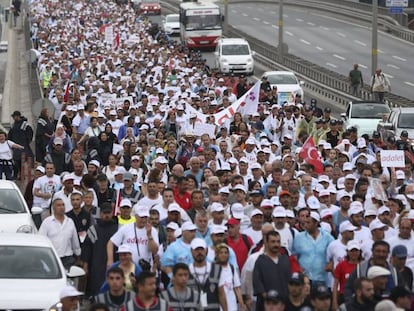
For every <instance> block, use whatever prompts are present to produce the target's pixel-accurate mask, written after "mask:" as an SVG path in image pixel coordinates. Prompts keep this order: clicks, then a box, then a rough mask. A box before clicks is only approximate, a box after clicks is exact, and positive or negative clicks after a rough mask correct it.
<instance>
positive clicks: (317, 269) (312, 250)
mask: <svg viewBox="0 0 414 311" xmlns="http://www.w3.org/2000/svg"><path fill="white" fill-rule="evenodd" d="M319 223H320V216H319V214H318V213H317V212H311V213H310V217H308V218H306V219H305V220H304V228H305V231H303V232H300V233H298V234H296V235H295V238H294V239H293V254H294V255H296V256H297V258H298V260H299V264H300V266H301V267H302V268H303V269H304V270H305V271H304V273H305V274H306V275H308V276H309V278H310V279H311V281H312V286H318V285H326V277H327V273H326V272H325V266H326V264H327V261H326V249H327V248H328V245H329V244H330V243H331V242H332V241H333V240H334V238H333V237H332V236H331V235H330V234H329V233H328V232H326V231H325V230H323V229H321V228H320V227H319Z"/></svg>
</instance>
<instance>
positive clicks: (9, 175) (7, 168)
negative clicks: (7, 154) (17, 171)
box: [0, 160, 13, 180]
mask: <svg viewBox="0 0 414 311" xmlns="http://www.w3.org/2000/svg"><path fill="white" fill-rule="evenodd" d="M6 161H7V160H3V161H2V160H0V178H3V173H4V175H5V176H6V179H7V180H13V163H12V162H11V160H10V163H6Z"/></svg>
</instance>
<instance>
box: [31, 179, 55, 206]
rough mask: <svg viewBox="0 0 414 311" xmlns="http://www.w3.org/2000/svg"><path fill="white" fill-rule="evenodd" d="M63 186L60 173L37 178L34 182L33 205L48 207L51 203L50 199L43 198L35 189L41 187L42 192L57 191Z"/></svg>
mask: <svg viewBox="0 0 414 311" xmlns="http://www.w3.org/2000/svg"><path fill="white" fill-rule="evenodd" d="M61 187H62V184H61V182H60V177H59V176H58V175H53V176H52V177H47V176H46V175H44V176H42V177H40V178H38V179H36V181H35V182H34V184H33V206H39V207H41V208H48V207H49V204H50V199H43V198H40V197H37V196H35V195H34V190H35V189H39V191H40V192H41V193H50V194H53V193H56V192H57V191H59V189H60V188H61Z"/></svg>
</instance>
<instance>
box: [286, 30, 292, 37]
mask: <svg viewBox="0 0 414 311" xmlns="http://www.w3.org/2000/svg"><path fill="white" fill-rule="evenodd" d="M285 34H287V35H288V36H291V37H293V33H291V32H290V31H285Z"/></svg>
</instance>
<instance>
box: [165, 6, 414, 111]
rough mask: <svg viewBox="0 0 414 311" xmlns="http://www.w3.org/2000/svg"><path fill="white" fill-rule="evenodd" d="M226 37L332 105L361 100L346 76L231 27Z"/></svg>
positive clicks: (403, 101) (366, 94) (364, 94)
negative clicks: (294, 77) (242, 42)
mask: <svg viewBox="0 0 414 311" xmlns="http://www.w3.org/2000/svg"><path fill="white" fill-rule="evenodd" d="M304 1H305V0H304ZM244 2H246V1H244ZM163 4H165V5H166V6H167V7H168V9H169V10H171V11H172V12H178V8H177V5H176V3H174V2H173V1H168V0H167V1H166V0H164V1H163ZM224 35H225V36H226V37H236V38H237V37H239V38H245V39H246V40H247V41H248V42H249V44H250V47H251V49H252V50H254V51H256V53H257V54H256V57H255V60H257V61H258V62H260V63H262V64H264V65H265V66H270V65H271V66H272V68H277V69H283V70H291V71H294V72H295V73H297V74H298V76H299V77H300V78H301V79H303V80H304V81H305V88H307V89H308V90H310V91H311V92H313V93H317V94H318V95H319V96H321V97H324V98H326V99H328V100H329V101H331V102H333V103H337V104H341V105H345V104H346V103H348V102H349V101H351V100H356V99H358V98H356V97H353V96H352V95H351V87H350V85H349V82H348V79H347V77H346V76H344V75H341V74H339V73H336V72H333V71H331V70H328V69H326V68H324V67H321V66H318V65H316V64H313V63H311V62H309V61H307V60H304V59H302V58H300V57H297V56H295V55H292V54H285V55H284V58H283V59H282V60H281V59H280V58H279V55H278V53H277V49H276V47H275V46H272V45H271V44H268V43H266V42H263V41H260V40H258V39H256V38H255V37H253V36H251V35H249V34H246V33H244V32H242V31H240V30H238V29H236V28H234V27H232V26H230V25H229V27H228V31H227V33H225V34H224ZM361 99H363V100H369V99H371V92H370V88H369V86H368V85H365V86H364V88H362V90H361ZM387 99H388V101H389V102H390V103H391V104H392V105H398V106H412V103H413V101H412V100H410V99H408V98H404V97H401V96H398V95H396V94H388V96H387Z"/></svg>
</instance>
